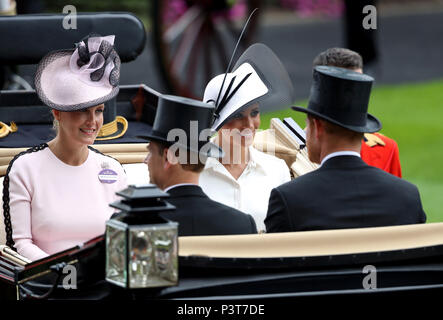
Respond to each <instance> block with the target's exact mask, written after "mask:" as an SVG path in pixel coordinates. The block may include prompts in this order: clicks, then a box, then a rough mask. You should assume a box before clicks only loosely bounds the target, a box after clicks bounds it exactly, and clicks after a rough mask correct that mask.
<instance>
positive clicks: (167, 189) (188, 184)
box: [163, 183, 198, 192]
mask: <svg viewBox="0 0 443 320" xmlns="http://www.w3.org/2000/svg"><path fill="white" fill-rule="evenodd" d="M182 186H198V184H195V183H179V184H174V185H172V186H169V187H167V188H166V189H165V190H163V191H164V192H168V191H169V190H171V189H173V188H177V187H182Z"/></svg>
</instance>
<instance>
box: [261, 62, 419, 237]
mask: <svg viewBox="0 0 443 320" xmlns="http://www.w3.org/2000/svg"><path fill="white" fill-rule="evenodd" d="M313 76H314V81H313V85H312V88H311V95H310V98H309V105H308V108H307V109H306V108H301V107H292V109H294V110H296V111H301V112H305V113H307V114H308V117H307V121H306V122H307V127H306V144H307V148H308V155H309V159H310V160H311V161H312V162H315V163H319V164H321V166H320V168H319V169H317V170H315V171H312V172H310V173H308V174H306V175H303V176H301V177H298V178H296V179H294V180H292V181H291V182H288V183H286V184H283V185H281V186H279V187H277V188H275V189H273V191H272V193H271V197H270V200H269V207H268V213H267V217H266V219H265V224H266V229H267V231H268V232H286V231H303V230H322V229H344V228H361V227H379V226H392V225H402V224H414V223H423V222H425V221H426V215H425V213H424V212H423V208H422V205H421V201H420V195H419V192H418V190H417V187H416V186H414V185H413V184H411V183H409V182H406V181H404V180H402V179H400V178H397V177H395V176H393V175H391V174H388V173H386V172H384V171H382V170H380V169H378V168H375V167H371V166H368V165H367V164H366V163H364V162H363V161H362V160H361V159H360V147H361V141H362V137H363V133H364V132H371V133H372V132H376V131H378V130H380V129H381V124H380V121H378V119H377V118H375V117H374V116H372V115H370V114H368V113H367V108H368V102H369V96H370V92H371V86H372V82H373V78H371V77H370V76H368V75H365V74H361V73H357V72H354V71H351V70H348V69H343V68H337V67H330V66H317V67H315V68H314V73H313Z"/></svg>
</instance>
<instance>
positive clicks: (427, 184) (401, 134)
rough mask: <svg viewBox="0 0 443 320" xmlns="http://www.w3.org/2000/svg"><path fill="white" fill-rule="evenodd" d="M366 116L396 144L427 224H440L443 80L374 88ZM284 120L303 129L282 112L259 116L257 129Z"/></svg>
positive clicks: (297, 115)
mask: <svg viewBox="0 0 443 320" xmlns="http://www.w3.org/2000/svg"><path fill="white" fill-rule="evenodd" d="M297 105H300V106H304V107H306V106H307V101H300V102H298V103H297ZM369 112H370V113H372V114H373V115H375V116H376V117H378V118H379V119H380V121H381V122H382V123H383V129H382V130H381V133H383V134H385V135H387V136H389V137H390V138H393V139H394V140H396V141H397V144H398V147H399V151H400V162H401V167H402V175H403V178H404V179H406V180H408V181H410V182H412V183H414V184H415V185H417V187H418V188H419V190H420V195H421V200H422V203H423V207H424V210H425V212H426V214H427V217H428V219H427V222H443V80H438V81H432V82H426V83H419V84H404V85H385V86H378V87H375V88H374V89H373V91H372V95H371V100H370V103H369ZM284 117H292V118H293V119H294V120H295V121H297V123H298V124H299V125H300V126H301V127H302V128H304V126H305V119H306V116H305V115H304V114H303V113H299V112H295V111H292V110H291V109H285V110H281V111H274V112H269V113H262V114H261V126H260V128H261V129H267V128H269V123H270V120H271V118H280V119H282V118H284Z"/></svg>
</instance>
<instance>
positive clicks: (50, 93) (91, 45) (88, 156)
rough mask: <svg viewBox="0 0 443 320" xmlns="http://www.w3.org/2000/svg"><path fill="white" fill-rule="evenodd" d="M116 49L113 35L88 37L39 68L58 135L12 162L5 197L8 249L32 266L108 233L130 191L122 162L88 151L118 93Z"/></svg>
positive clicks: (45, 60) (37, 82)
mask: <svg viewBox="0 0 443 320" xmlns="http://www.w3.org/2000/svg"><path fill="white" fill-rule="evenodd" d="M113 44H114V36H106V37H100V36H89V37H87V38H85V39H84V40H82V41H81V42H80V43H78V44H77V45H76V49H71V50H60V51H55V52H51V53H49V54H48V55H46V56H45V57H44V58H43V59H42V60H41V61H40V63H39V66H38V69H37V73H36V78H35V87H36V91H37V94H38V96H39V97H40V99H41V100H42V101H43V102H44V103H45V104H46V105H47V106H49V107H50V108H51V109H52V114H53V116H54V123H55V128H56V132H57V134H56V137H55V138H54V139H53V140H51V141H49V142H48V143H43V144H41V145H38V146H36V147H33V148H30V149H28V150H26V151H24V152H22V153H20V154H19V155H17V156H16V157H15V158H14V159H13V160H12V161H11V162H10V164H9V167H8V170H7V173H6V176H5V179H4V190H3V199H4V204H3V211H4V215H5V225H6V233H7V235H6V236H7V245H9V246H10V247H13V248H15V249H16V250H17V251H18V253H19V254H21V255H23V256H25V257H27V258H28V259H30V260H38V259H41V258H44V257H46V256H48V255H51V254H54V253H56V252H59V251H62V250H64V249H67V248H70V247H73V246H75V245H79V244H82V243H84V242H85V241H87V240H89V239H91V238H93V237H95V236H98V235H100V234H103V233H104V232H105V221H106V220H107V219H109V218H110V216H111V215H112V213H113V209H112V208H111V207H109V203H111V202H113V201H115V200H116V197H117V196H116V195H115V193H116V192H117V191H120V190H122V189H124V188H125V187H126V184H127V183H126V175H125V172H124V170H123V167H122V166H121V165H120V163H118V162H117V161H116V160H115V159H113V158H111V157H108V156H105V155H103V154H101V153H99V152H98V151H96V150H95V149H93V148H91V147H90V145H91V144H93V143H94V140H95V138H96V137H97V134H98V132H99V130H100V128H101V127H102V125H103V111H104V108H105V106H104V103H105V102H106V101H109V100H110V99H113V98H114V97H115V96H116V95H117V93H118V91H119V87H118V81H119V76H120V58H119V56H118V54H117V53H116V51H115V50H114V47H113Z"/></svg>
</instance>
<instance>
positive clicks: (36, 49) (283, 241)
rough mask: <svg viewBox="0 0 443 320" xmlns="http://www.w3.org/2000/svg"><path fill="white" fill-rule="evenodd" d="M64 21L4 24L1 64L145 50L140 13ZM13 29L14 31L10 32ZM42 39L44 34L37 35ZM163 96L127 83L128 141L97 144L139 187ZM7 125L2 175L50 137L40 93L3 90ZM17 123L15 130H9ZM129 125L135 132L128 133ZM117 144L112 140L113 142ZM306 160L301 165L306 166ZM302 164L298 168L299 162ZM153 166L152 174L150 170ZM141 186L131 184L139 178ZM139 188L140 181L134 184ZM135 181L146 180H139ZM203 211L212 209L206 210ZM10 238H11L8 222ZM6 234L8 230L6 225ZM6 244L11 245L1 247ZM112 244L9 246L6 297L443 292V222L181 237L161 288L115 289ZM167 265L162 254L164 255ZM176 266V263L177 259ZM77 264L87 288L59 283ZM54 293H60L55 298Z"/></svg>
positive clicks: (0, 110) (0, 112)
mask: <svg viewBox="0 0 443 320" xmlns="http://www.w3.org/2000/svg"><path fill="white" fill-rule="evenodd" d="M62 19H63V16H61V15H58V16H48V15H36V16H32V15H31V16H18V17H1V18H0V30H2V40H3V41H2V43H3V44H4V45H2V46H1V48H0V61H1V63H14V64H21V63H36V62H38V61H39V59H40V58H41V57H42V56H43V55H44V54H46V53H47V52H48V51H50V50H52V49H56V48H62V47H69V46H71V43H73V42H75V41H77V40H78V39H80V38H82V37H83V36H84V35H86V34H88V33H89V32H91V31H94V32H97V33H101V34H115V35H116V38H117V39H118V41H117V43H116V44H117V45H116V47H117V51H118V52H119V55H120V57H121V59H122V61H123V62H125V61H130V60H133V59H135V58H136V56H137V55H138V54H139V53H140V52H141V51H142V50H143V48H144V45H145V31H144V28H143V26H142V24H141V22H140V21H139V20H138V19H137V18H136V17H135V16H133V15H129V14H123V13H115V14H114V13H99V14H82V15H79V16H78V27H79V28H78V29H77V30H64V29H63V28H61V25H62ZM4 30H7V32H4ZM35 34H39V35H40V34H44V35H45V36H44V37H36V36H35ZM159 95H160V93H158V92H156V91H154V90H152V89H150V88H149V87H147V86H146V85H136V86H133V85H131V86H125V85H122V86H121V89H120V93H119V95H118V96H117V98H116V99H115V101H113V102H111V103H114V106H115V108H114V110H115V113H116V114H117V115H119V116H121V117H124V118H125V119H126V120H127V122H126V124H125V123H121V124H119V125H120V126H123V128H120V127H118V126H117V128H119V132H122V131H123V130H124V131H125V134H124V135H122V136H120V137H118V138H115V137H114V138H115V139H109V140H101V141H97V142H96V144H95V145H94V147H95V148H97V149H99V150H101V151H102V152H103V153H106V154H109V155H112V156H113V157H114V158H116V159H117V160H118V161H120V163H122V164H124V165H125V166H126V167H127V171H128V172H130V170H131V166H132V165H133V166H134V167H136V168H137V169H136V171H135V172H136V174H135V175H134V179H137V178H140V177H141V178H142V179H144V178H143V177H147V176H146V172H145V173H144V174H145V176H143V175H140V172H141V171H140V170H141V169H140V168H141V166H140V164H142V162H143V159H144V157H145V156H146V152H147V151H146V143H145V141H144V140H138V139H137V138H136V136H137V135H138V134H139V133H140V132H142V131H143V130H145V129H146V128H148V127H150V126H152V123H153V119H154V116H155V112H156V104H157V98H158V96H159ZM0 120H1V121H2V122H3V123H2V132H3V131H4V132H6V131H7V133H6V134H3V137H2V138H0V166H1V167H0V170H1V175H2V176H3V175H4V174H5V173H6V170H7V167H8V163H9V162H10V161H11V160H12V159H13V157H14V156H15V155H16V154H17V153H19V152H21V151H23V150H24V148H27V147H31V146H32V145H36V144H38V143H39V142H45V141H47V140H49V139H50V137H51V136H50V135H51V134H53V133H52V131H51V126H52V125H51V118H50V115H49V111H48V109H47V108H46V107H44V106H43V104H42V103H41V101H39V99H38V98H37V95H36V93H35V91H32V90H31V91H2V92H1V94H0ZM11 122H14V123H15V125H10V126H9V125H8V123H11ZM125 127H126V128H125ZM111 136H112V134H111ZM296 159H297V158H296ZM295 161H297V160H295ZM143 167H145V166H143ZM130 179H131V178H130ZM130 181H131V180H130ZM133 182H138V181H135V180H133ZM201 210H205V209H204V208H202V209H201ZM3 216H4V218H5V220H4V221H5V228H6V233H8V232H11V230H10V228H11V225H10V221H9V220H8V216H7V215H5V212H3ZM8 228H9V230H8ZM2 231H3V227H2ZM0 241H1V244H3V243H4V242H5V239H4V237H3V238H1V239H0ZM104 250H105V244H104V239H103V237H98V238H96V239H91V241H89V242H87V243H85V244H84V245H83V246H77V247H74V248H71V249H68V250H66V251H63V252H60V253H57V254H55V255H53V256H50V257H49V258H46V259H42V260H38V261H35V262H32V263H28V262H27V261H24V260H23V259H22V258H21V257H20V256H17V255H16V254H15V252H14V251H11V249H8V248H7V247H2V254H1V255H0V288H1V289H0V297H1V298H2V299H5V298H9V299H25V298H37V297H40V298H51V297H52V298H59V299H70V298H91V299H99V298H113V297H119V298H122V297H123V298H134V297H136V298H141V299H143V298H149V299H152V298H161V299H182V298H185V299H256V298H257V299H280V298H294V297H302V296H326V295H335V296H340V295H349V294H356V295H358V294H360V295H361V296H365V295H364V294H371V295H392V294H398V295H405V294H408V293H410V292H420V293H422V292H432V293H433V292H436V291H438V292H441V290H442V287H443V224H441V223H433V224H424V225H409V226H395V227H379V228H364V229H346V230H329V231H308V232H295V233H280V234H256V235H241V236H199V237H180V238H178V251H175V252H173V253H174V254H175V255H176V256H175V260H174V259H173V260H174V261H178V263H176V264H174V266H173V267H174V268H176V270H177V272H178V281H176V282H175V283H174V284H173V285H170V286H163V287H162V286H160V287H156V288H155V289H153V288H150V289H146V290H144V289H137V290H135V291H132V290H131V289H126V290H124V289H119V288H118V287H116V286H114V285H113V284H110V283H109V282H107V281H105V279H104V278H105V277H104V268H105V256H106V254H105V253H104ZM159 257H161V255H159ZM172 258H173V257H172ZM71 264H72V265H75V266H76V267H77V270H79V273H80V277H79V281H78V288H77V290H66V288H64V286H63V284H62V283H59V280H60V277H61V275H62V272H61V269H62V268H64V267H66V266H67V265H71ZM49 293H50V294H49Z"/></svg>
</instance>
